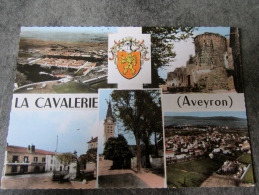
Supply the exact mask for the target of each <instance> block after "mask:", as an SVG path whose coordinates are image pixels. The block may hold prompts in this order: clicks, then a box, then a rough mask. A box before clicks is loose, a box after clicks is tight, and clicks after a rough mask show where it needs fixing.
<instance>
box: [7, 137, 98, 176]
mask: <svg viewBox="0 0 259 195" xmlns="http://www.w3.org/2000/svg"><path fill="white" fill-rule="evenodd" d="M97 143H98V138H97V137H95V138H92V139H91V140H90V141H89V142H87V144H88V149H87V150H89V149H91V148H97ZM58 155H62V154H61V153H56V152H52V151H46V150H42V149H37V148H36V147H35V145H28V147H27V148H26V147H21V146H14V145H7V146H6V151H5V163H4V170H3V174H4V175H17V174H27V173H44V172H52V171H67V172H68V173H70V174H71V173H75V172H76V166H77V164H76V162H71V163H70V164H68V165H66V164H63V163H62V162H61V161H60V160H59V159H58V158H57V156H58ZM84 168H85V170H86V171H94V170H95V169H96V163H94V162H87V163H86V165H85V166H84ZM83 171H84V170H83Z"/></svg>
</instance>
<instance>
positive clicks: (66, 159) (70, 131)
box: [1, 110, 98, 189]
mask: <svg viewBox="0 0 259 195" xmlns="http://www.w3.org/2000/svg"><path fill="white" fill-rule="evenodd" d="M10 117H11V121H10V126H9V131H8V137H7V145H6V151H5V161H4V167H3V175H2V178H1V188H2V189H88V188H96V185H97V183H96V172H97V170H96V168H97V166H96V163H97V143H98V137H97V133H96V129H97V127H98V123H97V114H96V112H89V111H88V112H86V111H69V112H64V111H37V110H36V111H35V110H30V111H27V112H26V114H25V113H24V112H23V111H12V112H11V116H10Z"/></svg>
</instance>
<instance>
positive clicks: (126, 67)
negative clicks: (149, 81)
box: [117, 51, 140, 79]
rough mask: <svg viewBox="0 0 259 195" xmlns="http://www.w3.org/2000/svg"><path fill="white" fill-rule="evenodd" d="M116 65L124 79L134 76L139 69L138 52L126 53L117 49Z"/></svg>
mask: <svg viewBox="0 0 259 195" xmlns="http://www.w3.org/2000/svg"><path fill="white" fill-rule="evenodd" d="M117 57H118V63H117V67H118V70H119V72H120V74H121V75H122V76H123V77H125V78H126V79H132V78H134V77H135V76H136V75H137V74H138V73H139V71H140V52H135V51H134V52H131V53H127V52H125V51H119V52H118V53H117Z"/></svg>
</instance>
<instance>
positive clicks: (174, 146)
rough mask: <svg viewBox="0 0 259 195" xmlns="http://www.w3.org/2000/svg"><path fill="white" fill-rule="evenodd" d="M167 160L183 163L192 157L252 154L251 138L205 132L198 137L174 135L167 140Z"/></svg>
mask: <svg viewBox="0 0 259 195" xmlns="http://www.w3.org/2000/svg"><path fill="white" fill-rule="evenodd" d="M165 147H166V158H167V159H171V160H175V161H181V160H186V159H188V158H192V157H199V156H204V155H205V154H207V155H209V157H210V158H214V154H216V153H222V154H233V153H234V152H235V151H241V152H244V151H246V152H250V143H249V138H248V137H246V136H239V135H238V134H229V133H220V132H218V131H213V132H212V133H209V132H204V133H200V134H198V135H192V136H184V135H173V136H169V137H167V138H166V139H165Z"/></svg>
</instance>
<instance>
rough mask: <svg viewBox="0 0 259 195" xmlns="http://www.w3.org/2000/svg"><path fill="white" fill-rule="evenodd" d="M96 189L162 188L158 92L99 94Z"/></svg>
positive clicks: (163, 180)
mask: <svg viewBox="0 0 259 195" xmlns="http://www.w3.org/2000/svg"><path fill="white" fill-rule="evenodd" d="M99 99H100V108H99V123H100V129H99V134H98V137H99V138H100V140H99V142H98V172H97V175H98V187H99V188H164V187H165V184H166V183H165V163H164V150H163V125H162V110H161V105H160V104H161V103H160V90H157V89H156V90H108V89H107V90H105V89H103V90H99Z"/></svg>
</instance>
